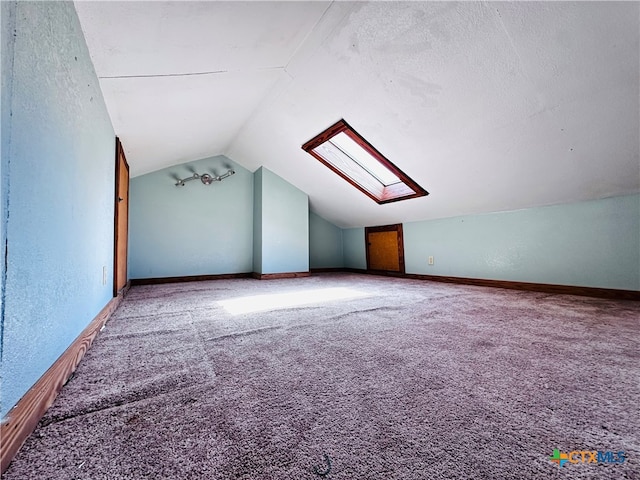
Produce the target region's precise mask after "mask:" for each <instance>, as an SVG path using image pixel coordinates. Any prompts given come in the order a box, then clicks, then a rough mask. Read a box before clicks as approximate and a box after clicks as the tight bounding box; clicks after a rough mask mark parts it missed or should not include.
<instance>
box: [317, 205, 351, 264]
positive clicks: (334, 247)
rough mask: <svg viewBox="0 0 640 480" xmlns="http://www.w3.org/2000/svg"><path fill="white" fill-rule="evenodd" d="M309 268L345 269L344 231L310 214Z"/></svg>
mask: <svg viewBox="0 0 640 480" xmlns="http://www.w3.org/2000/svg"><path fill="white" fill-rule="evenodd" d="M309 267H310V268H341V267H344V258H343V251H342V229H340V228H338V227H336V226H335V225H334V224H333V223H331V222H328V221H327V220H325V219H324V218H322V217H321V216H319V215H317V214H315V213H313V212H309Z"/></svg>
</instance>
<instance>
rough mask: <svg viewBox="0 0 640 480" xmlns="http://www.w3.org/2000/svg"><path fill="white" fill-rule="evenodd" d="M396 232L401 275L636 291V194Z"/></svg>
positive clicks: (639, 207) (639, 230) (639, 280)
mask: <svg viewBox="0 0 640 480" xmlns="http://www.w3.org/2000/svg"><path fill="white" fill-rule="evenodd" d="M403 228H404V250H405V265H406V271H407V273H418V274H431V275H444V276H456V277H469V278H486V279H496V280H511V281H522V282H534V283H549V284H558V285H574V286H585V287H602V288H616V289H624V290H640V196H639V195H631V196H624V197H615V198H608V199H604V200H595V201H589V202H581V203H574V204H567V205H557V206H549V207H540V208H531V209H526V210H518V211H513V212H505V213H492V214H486V215H473V216H464V217H456V218H447V219H442V220H432V221H425V222H412V223H405V224H404V227H403ZM345 252H346V249H345ZM429 255H432V256H433V257H434V265H433V266H429V265H427V258H428V256H429Z"/></svg>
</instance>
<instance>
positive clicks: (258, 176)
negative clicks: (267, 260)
mask: <svg viewBox="0 0 640 480" xmlns="http://www.w3.org/2000/svg"><path fill="white" fill-rule="evenodd" d="M253 271H254V272H256V273H262V168H259V169H258V170H256V171H255V172H254V173H253Z"/></svg>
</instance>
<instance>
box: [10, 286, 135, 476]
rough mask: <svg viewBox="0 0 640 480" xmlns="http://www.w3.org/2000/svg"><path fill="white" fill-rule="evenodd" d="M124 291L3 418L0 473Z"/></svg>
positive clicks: (78, 362) (43, 412) (116, 306)
mask: <svg viewBox="0 0 640 480" xmlns="http://www.w3.org/2000/svg"><path fill="white" fill-rule="evenodd" d="M127 290H128V286H125V288H123V289H122V291H121V292H120V293H119V294H118V296H117V297H114V298H112V299H111V300H110V301H109V303H107V305H106V306H105V307H104V308H103V309H102V310H101V311H100V313H98V315H96V317H95V318H94V319H93V320H92V321H91V323H90V324H89V325H88V326H87V328H85V329H84V330H83V331H82V333H81V334H80V335H79V336H78V338H76V339H75V340H74V341H73V343H72V344H71V345H70V346H69V347H68V348H67V349H66V350H65V352H64V353H63V354H62V355H60V357H59V358H58V360H56V361H55V363H54V364H53V365H52V366H51V367H49V369H48V370H47V371H46V372H45V373H44V375H42V377H40V379H39V380H38V381H37V382H36V383H35V384H34V385H33V386H32V387H31V388H30V389H29V391H27V393H25V394H24V396H23V397H22V398H21V399H20V401H18V403H17V404H16V405H15V406H14V407H13V408H12V409H11V410H10V411H9V413H8V414H7V416H6V417H5V418H4V419H3V422H2V425H0V439H1V441H0V471H1V472H2V473H4V472H5V471H6V469H7V467H8V466H9V464H10V463H11V460H12V459H13V457H14V456H15V454H16V453H18V450H20V448H21V447H22V444H23V443H24V442H25V440H26V439H27V438H28V437H29V435H31V433H32V432H33V431H34V430H35V428H36V426H37V425H38V422H39V421H40V419H41V418H42V416H43V415H44V414H45V412H46V411H47V410H48V409H49V407H50V406H51V405H52V404H53V401H54V400H55V399H56V397H57V396H58V393H59V392H60V390H61V389H62V387H63V386H64V384H65V383H66V382H67V380H68V379H69V377H70V376H71V374H72V373H73V372H74V371H75V369H76V368H77V367H78V365H79V364H80V362H81V361H82V358H83V357H84V355H85V353H87V350H89V348H90V347H91V344H92V343H93V340H94V339H95V338H96V336H97V335H98V333H99V332H100V330H101V329H102V327H103V326H104V325H105V324H106V323H107V321H108V320H109V318H110V317H111V315H112V314H113V312H114V311H115V310H116V308H118V305H120V302H121V301H122V299H123V298H124V295H125V294H126V292H127Z"/></svg>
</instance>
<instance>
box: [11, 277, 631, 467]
mask: <svg viewBox="0 0 640 480" xmlns="http://www.w3.org/2000/svg"><path fill="white" fill-rule="evenodd" d="M326 289H333V290H326ZM318 292H320V293H341V294H342V296H343V298H340V299H335V300H327V299H326V298H322V296H320V297H318V296H317V293H318ZM282 293H291V294H292V296H290V297H288V300H289V301H290V302H291V301H292V302H293V305H291V304H290V305H288V306H281V307H280V308H276V307H275V306H273V305H271V306H269V305H264V306H262V308H263V309H267V310H265V311H258V312H255V311H254V312H245V313H242V312H237V311H234V312H230V311H229V309H230V308H232V307H233V306H234V305H235V307H240V308H242V307H247V308H249V309H251V308H253V309H254V310H255V309H257V308H258V307H259V306H260V305H262V304H263V303H264V302H267V303H268V302H269V301H272V300H273V299H274V298H275V299H277V300H282V298H280V296H279V295H281V294H282ZM351 294H353V298H344V297H349V295H351ZM268 295H276V297H267V296H268ZM358 295H360V296H358ZM364 295H366V296H364ZM238 299H239V300H238ZM228 300H233V302H231V303H232V304H231V305H230V304H223V303H221V302H224V301H228ZM639 333H640V304H639V303H637V302H624V301H609V300H599V299H592V298H582V297H573V296H562V295H547V294H541V293H532V292H518V291H509V290H501V289H490V288H482V287H472V286H458V285H447V284H439V283H432V282H424V281H413V280H406V279H394V278H385V277H376V276H367V275H355V274H354V275H352V274H323V275H317V276H313V277H309V278H301V279H289V280H269V281H258V280H252V279H238V280H219V281H211V282H198V283H182V284H167V285H160V286H144V287H134V288H132V289H131V290H130V292H129V295H128V296H127V298H126V299H125V301H124V302H123V304H122V305H121V306H120V308H119V309H118V310H117V312H116V313H115V315H114V317H112V319H111V320H110V322H109V323H108V324H107V327H106V329H105V330H104V331H103V332H102V333H101V334H100V335H99V336H98V338H97V339H96V341H95V343H94V345H93V347H92V348H91V349H90V351H89V352H88V354H87V356H86V357H85V359H84V361H83V362H82V364H81V365H80V367H79V368H78V370H77V371H76V374H75V375H74V377H73V378H72V379H71V381H70V382H69V383H68V384H67V385H66V386H65V387H64V389H63V391H62V392H61V394H60V396H59V397H58V399H57V400H56V402H55V404H54V406H53V407H52V408H51V409H50V410H49V412H47V414H46V415H45V417H44V418H43V419H42V421H41V422H40V425H39V426H38V428H37V430H36V431H35V433H34V434H33V435H32V436H31V437H30V438H29V439H28V440H27V442H26V444H25V446H24V447H23V448H22V450H21V451H20V452H19V453H18V455H17V456H16V458H15V459H14V461H13V462H12V464H11V466H10V467H9V469H8V471H7V472H6V473H5V475H4V476H3V479H4V480H14V479H92V480H96V479H111V480H113V479H147V478H149V479H151V478H170V479H196V478H206V479H269V480H275V479H296V480H305V479H322V478H325V479H333V480H339V479H403V480H413V479H458V478H459V479H463V478H464V479H546V478H552V479H555V478H571V479H605V478H606V479H609V478H616V479H618V478H622V479H624V478H627V479H640V407H639V405H640V362H639V360H640V345H639V343H640V335H639ZM554 449H559V450H560V451H561V452H565V453H569V452H571V451H574V450H575V451H603V452H604V451H612V452H624V455H625V461H624V463H603V462H600V463H582V462H580V463H578V464H573V463H567V464H565V465H564V466H562V467H560V466H558V464H557V463H554V462H552V461H550V456H551V455H552V453H553V450H554ZM574 458H576V457H574ZM328 462H330V464H331V469H330V473H328V474H327V475H325V476H322V475H319V474H320V473H325V472H326V470H327V469H328V466H329V463H328Z"/></svg>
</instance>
